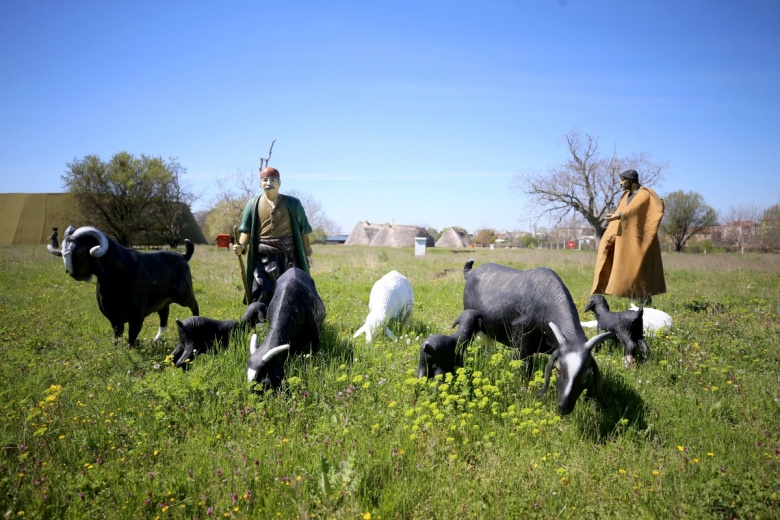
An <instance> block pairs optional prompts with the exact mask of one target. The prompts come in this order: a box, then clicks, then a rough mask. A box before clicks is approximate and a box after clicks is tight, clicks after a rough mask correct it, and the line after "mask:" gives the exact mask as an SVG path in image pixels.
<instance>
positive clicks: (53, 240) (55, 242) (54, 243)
mask: <svg viewBox="0 0 780 520" xmlns="http://www.w3.org/2000/svg"><path fill="white" fill-rule="evenodd" d="M46 240H51V247H53V248H54V249H59V247H60V241H59V240H58V238H57V228H56V227H53V228H51V235H49V236H48V237H46Z"/></svg>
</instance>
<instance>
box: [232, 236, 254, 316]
mask: <svg viewBox="0 0 780 520" xmlns="http://www.w3.org/2000/svg"><path fill="white" fill-rule="evenodd" d="M233 237H234V240H235V241H236V244H239V245H240V244H241V242H239V241H238V226H233ZM238 265H239V266H240V267H241V283H243V284H244V295H245V296H246V304H247V305H249V304H250V303H252V297H251V294H249V287H248V286H247V284H246V269H244V257H243V256H241V255H238Z"/></svg>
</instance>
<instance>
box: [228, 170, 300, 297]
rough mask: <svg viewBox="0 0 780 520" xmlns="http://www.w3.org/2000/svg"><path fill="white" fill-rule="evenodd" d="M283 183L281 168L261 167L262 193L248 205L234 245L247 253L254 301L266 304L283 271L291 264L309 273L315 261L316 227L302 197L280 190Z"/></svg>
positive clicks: (248, 284)
mask: <svg viewBox="0 0 780 520" xmlns="http://www.w3.org/2000/svg"><path fill="white" fill-rule="evenodd" d="M281 184H282V181H281V178H280V176H279V170H277V169H276V168H272V167H270V166H269V167H265V168H263V169H262V170H260V188H261V189H262V194H261V195H258V196H257V197H254V198H253V199H252V200H250V201H249V202H248V203H247V205H246V208H244V216H243V218H242V219H241V224H240V225H239V226H238V231H239V233H240V235H239V237H238V243H237V244H234V245H233V252H234V253H235V254H237V255H243V254H244V253H246V254H247V266H246V274H245V276H246V282H247V285H246V286H247V288H251V300H252V301H251V302H255V301H259V302H262V303H265V304H266V305H268V303H269V302H270V301H271V297H272V296H273V294H274V289H275V287H276V280H277V279H278V278H279V276H281V275H282V273H284V272H285V271H286V270H288V269H290V268H291V267H299V268H300V269H303V270H304V271H305V272H306V273H308V272H309V264H310V263H311V253H312V250H311V245H310V244H309V233H311V231H312V229H311V226H310V225H309V221H308V219H307V218H306V212H305V211H304V209H303V205H302V204H301V201H300V200H298V199H296V198H295V197H291V196H289V195H282V194H281V193H279V186H281ZM245 299H246V297H245ZM251 302H246V303H247V305H248V304H249V303H251Z"/></svg>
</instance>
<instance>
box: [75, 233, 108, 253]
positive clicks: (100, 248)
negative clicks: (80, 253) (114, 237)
mask: <svg viewBox="0 0 780 520" xmlns="http://www.w3.org/2000/svg"><path fill="white" fill-rule="evenodd" d="M85 235H86V236H93V237H95V238H96V239H97V241H98V245H96V246H95V247H93V248H92V249H90V250H89V254H90V255H92V256H94V257H95V258H100V257H101V256H103V255H105V254H106V253H107V252H108V237H107V236H106V234H105V233H103V232H102V231H100V230H99V229H98V228H95V227H92V226H84V227H80V228H78V229H77V230H76V231H75V232H74V233H73V235H72V236H71V239H73V240H75V239H76V238H78V237H80V236H85Z"/></svg>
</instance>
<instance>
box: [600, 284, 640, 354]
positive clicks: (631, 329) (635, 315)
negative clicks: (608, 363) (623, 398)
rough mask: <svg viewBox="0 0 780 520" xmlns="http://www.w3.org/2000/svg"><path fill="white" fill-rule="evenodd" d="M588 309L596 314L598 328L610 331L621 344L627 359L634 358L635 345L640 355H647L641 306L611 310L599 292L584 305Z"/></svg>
mask: <svg viewBox="0 0 780 520" xmlns="http://www.w3.org/2000/svg"><path fill="white" fill-rule="evenodd" d="M588 311H593V313H594V314H595V315H596V322H597V323H598V325H597V327H598V330H601V331H605V332H611V333H612V334H614V336H615V338H616V339H617V340H618V341H619V342H620V343H622V344H623V347H624V355H625V356H626V358H627V359H628V360H632V359H634V358H636V350H637V347H638V348H639V351H640V352H641V353H642V356H644V357H647V355H648V353H649V349H648V348H647V343H645V333H644V327H643V325H642V314H643V309H642V307H639V309H637V310H627V311H621V312H612V311H610V310H609V304H608V303H607V299H606V298H604V296H602V295H600V294H594V295H593V296H591V297H590V300H589V301H588V305H587V306H586V307H585V312H588Z"/></svg>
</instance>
